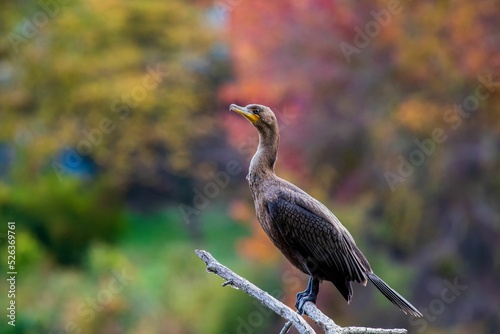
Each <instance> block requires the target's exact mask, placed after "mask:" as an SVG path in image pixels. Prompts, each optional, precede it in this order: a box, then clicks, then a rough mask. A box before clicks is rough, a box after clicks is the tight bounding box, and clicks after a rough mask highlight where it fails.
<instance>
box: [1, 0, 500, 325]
mask: <svg viewBox="0 0 500 334" xmlns="http://www.w3.org/2000/svg"><path fill="white" fill-rule="evenodd" d="M0 6H1V11H0V31H1V37H2V38H1V39H0V243H1V245H2V246H1V249H2V256H1V262H0V270H1V272H2V277H4V278H3V279H2V284H0V294H1V297H0V301H1V304H2V305H1V309H2V310H3V311H2V321H1V324H0V332H2V333H54V334H56V333H57V334H61V333H169V334H184V333H206V334H212V333H213V334H220V333H244V334H249V333H277V332H278V331H279V329H280V328H281V327H282V325H283V324H284V320H283V319H281V318H279V317H278V316H277V315H275V314H273V313H271V312H269V311H267V310H266V309H264V308H262V307H261V306H260V305H259V304H258V303H256V302H255V301H254V300H253V299H251V298H250V297H248V296H246V295H245V294H244V293H242V292H239V291H235V290H233V289H230V288H225V289H223V288H221V286H220V285H221V283H222V280H221V279H220V278H219V277H217V276H215V275H212V274H208V273H206V272H205V266H204V264H203V263H202V262H201V261H200V260H199V259H198V258H197V257H196V255H195V254H194V249H196V248H202V249H206V250H207V251H209V252H211V253H212V254H213V255H214V256H215V257H216V258H217V259H218V260H219V261H221V262H222V263H224V264H225V265H227V266H229V267H230V268H232V269H233V270H235V271H236V272H238V273H239V274H241V275H243V276H245V277H246V278H247V279H249V280H251V281H252V282H254V283H255V284H257V285H258V286H260V287H262V288H263V289H265V290H267V291H269V292H271V293H272V294H274V295H275V296H276V297H278V298H280V299H281V300H282V301H284V302H285V303H287V304H288V305H290V306H293V303H294V299H295V293H297V292H298V291H302V290H303V289H304V288H305V286H306V284H307V277H306V276H305V275H303V274H301V273H299V272H298V271H296V270H295V269H293V268H292V267H291V265H290V264H288V263H287V261H286V260H285V259H284V258H283V257H282V256H281V255H280V254H279V253H278V252H277V250H276V249H275V248H274V247H273V246H272V244H271V243H270V241H268V239H267V237H266V236H265V235H264V233H263V232H262V230H261V228H260V226H259V225H258V223H257V221H256V219H255V214H254V209H253V202H252V198H251V195H250V191H249V189H248V186H247V183H246V180H245V175H246V173H247V170H248V169H247V168H248V163H249V161H250V158H251V156H252V155H253V153H254V150H255V148H256V146H257V133H256V131H255V129H254V128H253V127H252V126H251V125H250V124H249V123H248V122H247V121H246V120H244V119H243V118H241V117H239V116H238V115H233V114H232V113H230V112H229V111H228V105H229V104H230V103H237V104H240V105H246V104H249V103H261V104H265V105H268V106H270V107H271V108H272V109H273V110H274V111H275V112H276V114H277V117H278V119H279V122H280V127H281V150H280V155H279V160H278V163H277V173H278V174H279V175H280V176H281V177H283V178H285V179H287V180H289V181H291V182H293V183H295V184H297V185H299V186H300V187H302V188H303V189H305V190H306V191H308V192H309V193H310V194H311V195H313V196H315V197H316V198H318V199H319V200H320V201H322V202H323V203H325V204H326V205H327V206H328V207H329V208H331V209H332V211H333V212H334V213H335V214H336V215H337V216H338V217H339V218H340V220H341V221H342V222H343V224H344V225H345V226H346V227H347V228H348V229H349V230H350V231H351V233H352V235H353V236H354V238H355V239H356V240H357V244H358V246H359V247H360V248H361V249H362V250H363V252H364V253H365V254H366V255H367V257H368V259H369V260H370V262H371V264H372V267H373V268H374V270H375V272H377V273H378V274H379V275H380V276H381V277H382V278H383V279H384V280H385V281H387V282H388V283H389V284H390V285H391V286H392V287H394V288H395V289H396V290H398V291H399V292H400V293H401V294H403V295H404V296H406V297H407V298H408V299H409V300H410V301H411V302H412V303H413V304H414V305H415V306H417V307H418V308H419V309H420V310H421V311H422V312H423V313H424V318H422V319H419V320H415V319H413V320H411V319H409V318H408V317H406V316H405V315H404V314H403V313H401V312H399V311H398V310H397V309H396V308H395V307H394V306H392V305H391V304H390V303H389V302H388V301H387V300H385V298H384V297H383V296H382V295H381V294H380V293H378V291H376V289H374V288H373V287H372V286H368V287H367V288H363V287H362V286H360V285H355V286H354V299H353V302H352V303H351V304H350V305H347V303H346V302H345V301H344V300H343V299H342V297H341V296H340V294H339V293H338V292H337V291H336V289H335V288H334V287H333V285H331V284H329V283H324V284H322V286H321V293H320V296H319V300H318V305H319V307H320V308H321V309H322V310H324V312H325V313H326V314H327V315H329V316H331V317H332V318H333V319H334V320H335V321H336V322H337V323H339V324H340V325H343V326H355V325H358V326H372V327H385V328H392V327H404V328H408V329H409V332H410V333H429V334H441V333H500V317H499V315H498V310H499V309H500V285H499V284H498V282H499V280H500V262H499V261H500V260H499V256H498V255H499V253H500V242H499V240H500V201H499V199H500V173H499V169H500V107H499V106H500V94H499V93H500V53H499V51H500V25H499V21H498V17H499V15H500V7H499V5H498V2H497V1H493V0H479V1H474V2H471V1H465V0H456V1H440V2H439V3H436V2H434V1H417V2H415V1H412V2H410V1H397V0H390V1H378V0H377V1H346V0H343V1H342V0H339V1H333V0H328V1H325V0H301V1H289V2H283V1H281V2H279V1H277V2H272V1H263V0H255V1H245V0H221V1H207V0H204V1H201V0H200V1H185V0H169V1H155V0H144V1H116V0H114V1H112V0H100V1H95V0H90V1H77V0H75V1H61V0H42V1H39V2H35V1H0ZM8 221H15V222H16V246H17V248H16V269H17V272H18V275H17V281H16V303H17V304H16V305H17V318H16V326H15V327H12V326H9V325H7V320H6V315H7V311H6V307H7V303H8V299H7V290H8V287H7V284H6V281H5V276H7V275H6V272H7V271H8V269H7V247H6V246H7V222H8Z"/></svg>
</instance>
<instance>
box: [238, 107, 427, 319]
mask: <svg viewBox="0 0 500 334" xmlns="http://www.w3.org/2000/svg"><path fill="white" fill-rule="evenodd" d="M230 110H231V111H234V112H236V113H238V114H240V115H242V116H243V117H245V118H246V119H247V120H249V121H250V122H251V123H252V124H253V125H254V126H255V127H256V128H257V130H258V131H259V147H258V149H257V152H256V153H255V155H254V156H253V158H252V161H251V162H250V169H249V173H248V176H247V180H248V183H249V184H250V190H251V191H252V195H253V199H254V202H255V210H256V212H257V218H258V220H259V222H260V224H261V226H262V228H263V229H264V231H265V232H266V233H267V235H268V236H269V238H270V239H271V240H272V242H273V243H274V245H275V246H276V247H277V248H278V249H279V250H280V251H281V252H282V253H283V255H284V256H285V257H286V258H287V259H288V260H289V261H290V262H291V263H292V264H293V265H294V266H295V267H297V268H298V269H299V270H301V271H302V272H304V273H305V274H308V275H309V283H308V285H307V289H306V290H305V291H303V292H300V293H298V294H297V299H296V302H295V307H297V310H298V311H299V313H300V314H302V313H303V307H304V304H305V303H306V302H307V301H311V302H313V303H315V302H316V297H317V295H318V292H319V283H320V282H321V281H323V280H326V281H330V282H332V283H333V285H335V287H336V288H337V289H338V290H339V291H340V293H341V294H342V296H344V298H345V299H346V300H347V302H350V301H351V298H352V287H351V282H358V283H361V284H363V285H366V283H367V281H368V280H370V281H371V282H372V283H373V284H375V286H376V287H377V288H378V289H379V290H380V292H382V293H383V294H384V296H386V297H387V299H389V300H390V301H391V302H392V303H393V304H394V305H396V306H397V307H399V309H400V310H401V311H403V312H404V313H406V314H410V315H413V316H415V317H421V316H422V314H421V313H420V312H419V311H418V310H417V309H416V308H415V307H414V306H413V305H411V304H410V303H409V302H408V301H407V300H406V299H404V298H403V297H402V296H401V295H400V294H399V293H397V292H396V291H394V290H393V289H392V288H391V287H389V286H388V285H387V284H386V283H385V282H384V281H382V280H381V279H380V278H379V277H378V276H377V275H375V274H374V273H373V271H372V268H371V267H370V264H369V263H368V260H366V258H365V256H364V255H363V253H361V251H360V250H359V249H358V247H357V246H356V243H355V242H354V239H353V238H352V236H351V234H350V233H349V231H347V229H346V228H345V227H344V226H343V225H342V224H341V223H340V221H339V220H338V219H337V217H335V215H334V214H333V213H332V212H330V210H328V208H327V207H326V206H324V205H323V204H321V203H320V202H319V201H317V200H316V199H314V198H313V197H312V196H310V195H309V194H307V193H306V192H305V191H303V190H302V189H300V188H299V187H297V186H295V185H293V184H291V183H290V182H288V181H285V180H283V179H281V178H279V177H277V176H276V174H275V173H274V165H275V163H276V159H277V156H278V146H279V129H278V121H277V120H276V116H275V115H274V113H273V112H272V110H271V109H270V108H268V107H266V106H263V105H259V104H249V105H247V106H246V107H240V106H237V105H235V104H232V105H231V106H230Z"/></svg>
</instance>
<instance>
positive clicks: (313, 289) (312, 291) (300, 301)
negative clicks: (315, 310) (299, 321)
mask: <svg viewBox="0 0 500 334" xmlns="http://www.w3.org/2000/svg"><path fill="white" fill-rule="evenodd" d="M318 292H319V280H318V279H317V278H313V277H312V276H311V277H309V282H308V283H307V288H306V290H305V291H302V292H299V293H297V297H296V299H295V307H296V308H297V312H298V313H299V314H301V315H302V314H304V310H303V308H304V305H305V304H306V302H313V303H316V298H317V296H318Z"/></svg>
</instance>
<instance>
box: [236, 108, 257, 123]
mask: <svg viewBox="0 0 500 334" xmlns="http://www.w3.org/2000/svg"><path fill="white" fill-rule="evenodd" d="M229 110H231V111H234V112H235V113H238V114H240V115H242V116H243V117H245V118H246V119H248V120H249V121H250V122H252V124H255V123H257V121H258V120H259V118H260V117H259V116H258V115H255V114H254V113H252V112H249V111H247V109H246V108H245V107H240V106H237V105H236V104H231V106H230V107H229Z"/></svg>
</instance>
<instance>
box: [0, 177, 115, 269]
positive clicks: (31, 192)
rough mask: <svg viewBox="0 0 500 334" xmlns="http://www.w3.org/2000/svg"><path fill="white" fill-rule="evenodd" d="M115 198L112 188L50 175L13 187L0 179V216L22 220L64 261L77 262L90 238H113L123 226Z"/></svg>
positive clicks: (57, 257)
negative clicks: (60, 179)
mask: <svg viewBox="0 0 500 334" xmlns="http://www.w3.org/2000/svg"><path fill="white" fill-rule="evenodd" d="M121 203H122V201H121V200H120V197H119V196H118V195H117V194H116V192H113V191H111V190H109V187H107V188H106V186H104V185H102V184H100V183H97V182H96V183H88V182H82V181H80V180H78V179H68V180H67V181H66V182H59V181H58V180H57V177H56V176H55V175H49V176H45V177H40V178H39V179H37V180H36V181H35V182H22V181H20V182H17V183H16V186H15V187H8V186H7V185H6V184H2V183H0V219H1V220H2V221H20V222H22V228H23V229H28V230H29V231H31V232H32V234H33V235H36V236H37V238H38V239H39V240H41V242H42V243H43V244H44V245H46V246H47V247H49V249H50V251H51V253H52V255H53V256H54V257H55V259H56V260H57V261H59V262H61V263H64V264H72V263H78V262H79V261H80V260H81V257H82V256H83V254H84V251H85V249H86V247H87V246H88V245H89V244H90V243H91V242H93V241H95V240H103V241H113V240H114V239H116V237H117V235H119V233H120V230H121V229H122V228H123V225H124V217H123V212H122V206H121ZM27 241H30V240H27ZM30 243H31V241H30ZM21 247H29V244H23V245H22V246H21ZM20 263H21V266H23V265H25V264H26V262H24V261H23V262H20Z"/></svg>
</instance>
